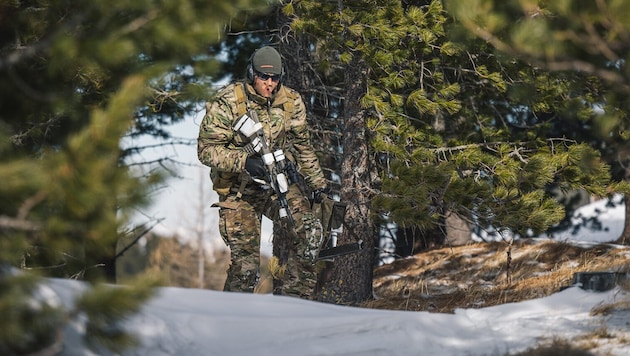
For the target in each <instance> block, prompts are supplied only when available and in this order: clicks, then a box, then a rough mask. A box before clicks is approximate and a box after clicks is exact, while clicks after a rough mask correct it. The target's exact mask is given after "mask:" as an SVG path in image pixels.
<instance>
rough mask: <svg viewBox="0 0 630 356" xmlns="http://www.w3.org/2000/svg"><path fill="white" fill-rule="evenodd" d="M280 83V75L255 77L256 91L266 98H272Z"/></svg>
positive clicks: (257, 75)
mask: <svg viewBox="0 0 630 356" xmlns="http://www.w3.org/2000/svg"><path fill="white" fill-rule="evenodd" d="M278 83H280V76H279V75H267V74H260V73H257V74H256V75H255V76H254V89H256V92H257V93H258V94H260V95H261V96H264V97H265V98H271V96H272V95H273V92H274V90H276V88H277V87H278Z"/></svg>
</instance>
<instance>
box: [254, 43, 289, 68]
mask: <svg viewBox="0 0 630 356" xmlns="http://www.w3.org/2000/svg"><path fill="white" fill-rule="evenodd" d="M252 65H253V66H254V69H255V70H256V71H258V72H260V73H266V74H281V73H282V59H281V58H280V53H278V51H276V50H275V49H274V48H273V47H269V46H265V47H262V48H259V49H258V50H256V52H254V56H253V57H252Z"/></svg>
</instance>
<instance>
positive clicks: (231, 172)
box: [197, 82, 326, 195]
mask: <svg viewBox="0 0 630 356" xmlns="http://www.w3.org/2000/svg"><path fill="white" fill-rule="evenodd" d="M237 86H240V87H237ZM243 89H245V92H246V93H247V95H246V96H245V95H243V93H244V91H243ZM239 93H240V94H239ZM245 97H246V98H245ZM246 108H250V109H254V110H256V113H257V114H258V119H259V120H260V122H261V123H262V126H263V130H264V132H265V137H266V138H267V141H268V142H267V143H268V144H269V147H271V148H273V149H282V150H283V151H284V152H285V155H286V156H287V157H290V158H292V161H293V162H294V163H295V164H296V165H297V167H298V170H299V172H300V173H301V174H302V175H303V176H304V178H305V181H306V183H307V184H308V185H309V186H311V188H321V187H325V186H326V180H325V178H324V175H323V173H322V169H321V167H320V165H319V160H318V159H317V156H316V155H315V151H314V149H313V147H312V145H311V141H310V134H309V132H308V127H307V121H306V107H305V106H304V102H303V101H302V98H301V96H300V95H299V94H298V93H297V92H296V91H295V90H293V89H290V88H287V87H286V86H284V85H283V86H281V87H280V88H279V89H278V92H277V93H276V95H275V96H274V97H273V98H272V99H270V100H267V98H264V97H262V96H260V95H258V94H257V93H256V92H255V90H254V88H253V87H252V86H251V85H249V84H245V83H240V82H239V83H233V84H230V85H228V86H226V87H225V88H223V89H221V90H220V91H219V92H218V93H217V95H216V97H215V98H214V100H213V101H211V102H208V103H206V114H205V116H204V118H203V121H202V122H201V125H200V127H199V138H198V140H197V155H198V157H199V161H201V163H203V164H205V165H206V166H209V167H210V168H211V173H210V174H211V178H212V182H213V185H214V190H215V191H217V193H219V194H220V195H226V194H228V192H229V191H230V190H232V191H234V190H235V188H237V187H239V186H240V185H241V180H242V179H248V178H249V175H248V174H243V173H244V170H245V160H246V159H247V153H246V152H245V151H244V147H245V146H246V145H247V144H248V143H249V139H248V138H247V137H245V136H244V135H242V134H241V133H239V132H235V131H234V124H235V123H236V121H237V120H238V119H239V118H240V117H241V116H242V115H243V114H244V113H245V111H246ZM285 111H287V112H285ZM288 111H292V113H289V112H288ZM248 188H249V189H255V188H256V185H255V183H252V184H249V185H248ZM246 194H247V192H246Z"/></svg>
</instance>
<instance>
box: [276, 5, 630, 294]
mask: <svg viewBox="0 0 630 356" xmlns="http://www.w3.org/2000/svg"><path fill="white" fill-rule="evenodd" d="M458 3H459V4H461V8H462V9H463V10H462V11H463V12H466V11H468V13H471V14H473V13H474V14H479V13H481V12H483V13H484V14H488V12H487V11H486V10H487V8H486V7H487V6H486V7H484V6H485V5H483V4H487V3H490V2H488V1H486V2H483V1H481V2H479V1H478V2H475V5H470V6H473V7H474V6H477V7H476V8H475V12H472V11H470V10H466V9H467V8H468V7H469V3H468V2H458ZM464 3H465V4H464ZM482 3H483V4H482ZM496 3H497V6H498V3H500V2H496ZM508 3H509V4H508ZM514 3H516V2H514ZM525 3H529V2H525ZM510 4H511V3H510V2H507V3H506V5H504V6H505V8H507V9H508V10H510V9H511V10H514V5H510ZM283 11H284V13H285V14H287V15H288V16H291V18H292V28H293V29H294V30H295V31H296V32H297V33H299V34H301V35H302V36H305V37H306V38H308V39H310V40H311V41H312V43H313V44H312V48H313V49H315V51H316V53H317V58H318V61H317V65H318V67H317V68H318V69H319V70H320V71H321V73H322V75H329V74H330V73H332V72H337V73H339V72H341V73H344V72H345V73H346V74H347V73H348V72H351V71H354V72H360V69H357V68H356V67H357V65H358V66H361V68H362V69H364V73H365V75H364V76H363V77H362V78H360V79H359V80H364V81H365V82H364V84H365V85H366V87H365V88H366V89H365V92H364V93H363V95H362V96H361V97H360V98H359V99H360V103H361V109H360V110H361V111H362V112H363V114H366V115H365V117H366V120H365V125H366V128H367V129H368V132H369V133H370V136H369V139H370V143H371V151H372V152H366V153H365V154H366V155H368V156H370V157H372V158H371V162H373V163H377V164H378V165H379V167H380V173H381V174H380V177H381V183H382V184H381V185H380V186H378V185H377V186H375V185H374V182H367V181H366V182H364V183H365V184H364V185H363V188H364V189H375V188H377V189H376V190H374V196H373V199H371V201H356V200H355V201H347V203H349V204H350V205H351V206H352V205H359V206H360V205H365V204H370V206H371V208H372V213H373V216H372V217H373V219H375V221H378V219H379V218H380V216H382V214H383V213H386V214H388V216H389V217H390V218H391V220H392V221H394V222H396V223H398V224H400V225H402V226H417V227H420V228H423V229H432V230H436V231H438V232H439V229H436V227H437V228H439V227H440V224H442V221H443V218H444V217H445V216H446V215H447V214H448V213H456V214H458V215H459V216H461V217H463V218H464V219H466V220H467V221H469V222H471V223H474V224H478V225H480V226H482V227H485V226H490V225H492V226H494V227H496V228H498V229H499V230H507V229H509V230H511V231H513V232H515V233H518V234H521V235H525V234H527V233H528V232H532V233H541V232H544V231H545V230H547V229H548V228H550V227H551V226H553V225H554V224H557V223H558V222H559V221H560V220H561V219H562V218H563V217H564V215H565V214H564V207H563V206H562V205H561V204H560V203H559V202H557V201H556V200H554V199H552V198H551V196H550V195H548V194H547V193H546V189H548V188H549V187H550V186H559V187H560V188H561V189H563V190H570V189H584V190H586V191H588V192H589V193H591V194H594V195H598V196H604V195H606V194H609V193H610V192H612V191H625V190H626V189H627V187H626V185H625V184H624V183H623V182H611V177H610V166H609V165H608V164H607V163H606V162H605V161H604V160H603V159H602V153H601V152H600V151H598V150H596V149H595V148H594V146H592V145H591V144H592V140H589V139H588V138H587V137H586V136H584V135H575V134H573V132H571V131H570V130H578V131H579V132H580V133H584V132H585V131H586V128H587V127H590V126H591V125H592V124H593V123H594V122H596V121H597V120H598V118H601V115H599V116H598V110H597V108H598V106H599V107H603V106H601V105H602V103H604V102H606V101H607V100H609V98H610V97H609V96H607V92H606V91H604V90H602V89H603V84H602V82H601V81H600V80H599V79H598V78H597V77H594V76H592V75H584V74H583V73H575V72H550V71H548V70H546V69H544V68H540V67H538V66H535V65H532V64H531V62H527V61H523V60H521V59H520V58H518V57H517V56H514V55H513V53H507V54H502V53H495V51H494V50H493V47H492V46H491V45H490V44H489V43H488V42H486V41H483V40H480V39H477V38H474V37H470V36H468V35H467V33H465V32H463V31H461V28H459V27H457V26H456V25H457V21H456V19H454V18H453V17H451V15H450V14H449V13H447V11H446V10H445V9H444V7H443V3H442V1H437V0H433V1H413V2H412V1H395V0H389V1H341V2H331V1H323V2H320V1H307V0H304V1H299V2H291V3H289V4H287V5H286V6H285V7H284V9H283ZM471 18H473V19H477V18H475V17H474V16H471ZM484 19H485V20H487V21H488V22H492V21H498V20H496V19H495V18H494V17H492V15H488V16H484ZM503 23H505V24H507V23H510V22H509V21H505V22H503ZM477 24H478V23H475V25H477ZM356 84H357V83H352V82H347V81H346V82H344V84H343V85H344V88H345V89H346V90H348V91H349V90H350V88H352V87H353V86H354V85H356ZM346 99H349V98H348V97H347V96H346ZM352 99H354V98H352ZM350 100H351V99H350ZM346 104H347V102H346ZM348 114H352V113H347V112H346V117H344V119H345V120H348V119H349V117H348ZM354 114H360V113H359V112H356V113H354ZM618 115H619V113H618ZM346 133H347V132H346ZM591 137H592V136H591ZM346 149H347V148H346ZM344 154H347V153H344ZM376 158H378V159H376ZM357 168H358V167H357ZM342 180H343V177H342ZM349 196H350V195H348V197H349ZM355 197H356V196H355ZM530 228H531V231H528V229H530ZM349 258H350V257H349ZM361 269H362V270H363V271H364V273H367V272H366V271H368V270H369V269H370V267H369V266H362V267H361ZM346 270H348V269H346ZM340 273H341V272H340ZM347 273H348V275H349V274H350V272H347ZM340 280H341V279H340ZM344 283H346V284H348V281H347V280H345V281H344ZM346 302H356V300H355V301H348V300H346Z"/></svg>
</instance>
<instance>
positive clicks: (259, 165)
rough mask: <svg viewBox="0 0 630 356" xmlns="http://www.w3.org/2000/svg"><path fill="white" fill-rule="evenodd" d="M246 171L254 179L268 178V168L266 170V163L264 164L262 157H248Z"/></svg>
mask: <svg viewBox="0 0 630 356" xmlns="http://www.w3.org/2000/svg"><path fill="white" fill-rule="evenodd" d="M245 170H246V171H247V173H249V175H251V176H252V177H253V178H263V179H265V177H266V176H267V168H265V162H263V160H262V157H260V156H250V157H247V160H246V161H245Z"/></svg>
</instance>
